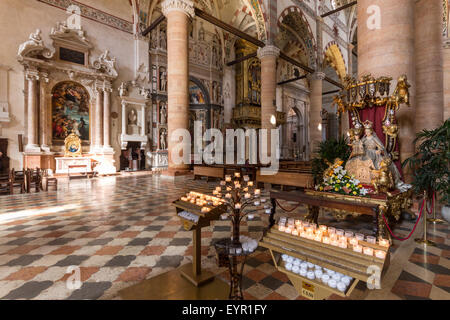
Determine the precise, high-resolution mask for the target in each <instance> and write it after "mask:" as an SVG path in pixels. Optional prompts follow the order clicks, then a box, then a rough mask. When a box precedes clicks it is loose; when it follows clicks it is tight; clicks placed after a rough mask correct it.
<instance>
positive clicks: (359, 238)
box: [355, 233, 364, 241]
mask: <svg viewBox="0 0 450 320" xmlns="http://www.w3.org/2000/svg"><path fill="white" fill-rule="evenodd" d="M355 236H356V239H358V241H364V235H363V234H362V233H357V234H356V235H355Z"/></svg>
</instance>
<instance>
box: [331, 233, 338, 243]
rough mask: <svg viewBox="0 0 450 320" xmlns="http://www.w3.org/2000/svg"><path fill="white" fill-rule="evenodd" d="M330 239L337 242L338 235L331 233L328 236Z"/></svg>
mask: <svg viewBox="0 0 450 320" xmlns="http://www.w3.org/2000/svg"><path fill="white" fill-rule="evenodd" d="M330 239H331V240H336V241H338V235H337V234H336V233H332V234H330Z"/></svg>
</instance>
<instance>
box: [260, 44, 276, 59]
mask: <svg viewBox="0 0 450 320" xmlns="http://www.w3.org/2000/svg"><path fill="white" fill-rule="evenodd" d="M267 56H275V57H277V58H278V57H279V56H280V49H278V48H277V47H275V46H273V45H267V46H265V47H263V48H259V49H258V58H259V59H262V58H264V57H267Z"/></svg>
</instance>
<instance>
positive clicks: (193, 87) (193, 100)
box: [189, 81, 206, 104]
mask: <svg viewBox="0 0 450 320" xmlns="http://www.w3.org/2000/svg"><path fill="white" fill-rule="evenodd" d="M189 97H190V104H206V102H205V95H204V94H203V91H202V89H201V88H200V87H199V86H198V85H197V84H196V83H195V82H192V81H189Z"/></svg>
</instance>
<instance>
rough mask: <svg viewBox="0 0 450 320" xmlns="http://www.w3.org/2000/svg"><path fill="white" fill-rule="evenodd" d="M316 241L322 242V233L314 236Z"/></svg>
mask: <svg viewBox="0 0 450 320" xmlns="http://www.w3.org/2000/svg"><path fill="white" fill-rule="evenodd" d="M314 241H317V242H322V236H321V235H316V236H315V237H314Z"/></svg>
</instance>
